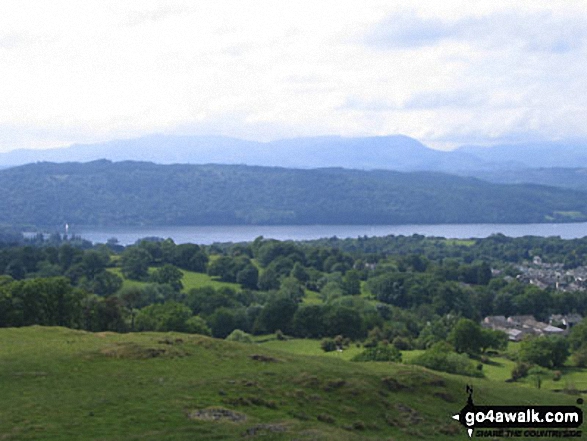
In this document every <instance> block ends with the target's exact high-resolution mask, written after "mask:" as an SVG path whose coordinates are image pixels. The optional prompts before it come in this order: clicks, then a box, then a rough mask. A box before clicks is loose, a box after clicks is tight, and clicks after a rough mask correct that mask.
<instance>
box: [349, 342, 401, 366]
mask: <svg viewBox="0 0 587 441" xmlns="http://www.w3.org/2000/svg"><path fill="white" fill-rule="evenodd" d="M351 361H393V362H395V363H399V362H401V361H402V354H401V352H400V351H399V350H398V349H397V348H396V347H395V346H393V345H378V346H375V347H372V348H367V349H365V350H364V351H363V352H361V353H360V354H357V355H355V356H354V357H353V358H352V359H351Z"/></svg>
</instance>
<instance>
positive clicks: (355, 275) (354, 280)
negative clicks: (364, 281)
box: [342, 270, 361, 295]
mask: <svg viewBox="0 0 587 441" xmlns="http://www.w3.org/2000/svg"><path fill="white" fill-rule="evenodd" d="M342 290H343V292H344V293H345V294H347V295H356V294H361V278H360V276H359V272H358V271H356V270H349V271H347V272H346V273H345V275H344V277H343V280H342Z"/></svg>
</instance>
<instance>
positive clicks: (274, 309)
mask: <svg viewBox="0 0 587 441" xmlns="http://www.w3.org/2000/svg"><path fill="white" fill-rule="evenodd" d="M297 309H298V301H297V300H295V299H293V298H291V297H290V296H288V295H284V294H275V295H273V296H272V297H271V298H270V299H269V301H268V302H267V304H266V305H265V306H264V308H263V310H262V311H261V313H260V314H259V317H258V318H257V321H256V324H255V326H256V330H257V332H259V333H273V332H275V331H277V330H278V329H281V330H282V331H283V332H286V333H288V334H289V333H291V329H292V321H293V317H294V314H295V313H296V311H297Z"/></svg>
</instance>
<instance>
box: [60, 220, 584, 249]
mask: <svg viewBox="0 0 587 441" xmlns="http://www.w3.org/2000/svg"><path fill="white" fill-rule="evenodd" d="M70 233H73V234H76V235H80V236H81V237H83V238H84V239H87V240H90V241H92V242H95V243H105V242H106V241H107V240H108V239H110V238H113V237H115V238H117V239H118V241H119V243H120V244H121V245H129V244H133V243H135V242H136V241H137V240H138V239H141V238H144V237H161V238H168V237H169V238H171V239H173V241H174V242H175V243H178V244H179V243H197V244H204V245H210V244H212V243H214V242H248V241H252V240H254V239H255V238H256V237H258V236H263V237H265V238H272V239H278V240H288V239H289V240H311V239H320V238H323V237H333V236H336V237H338V238H348V237H350V238H357V237H359V236H369V237H372V236H388V235H390V234H393V235H395V236H399V235H403V236H411V235H412V234H422V235H424V236H437V237H446V238H454V239H468V238H473V237H477V238H482V237H487V236H490V235H491V234H495V233H502V234H505V235H506V236H511V237H520V236H528V235H531V236H543V237H548V236H560V237H561V238H563V239H575V238H580V237H584V236H587V223H586V222H582V223H567V224H443V225H278V226H275V225H237V226H192V227H136V228H132V227H119V228H117V227H111V228H99V227H95V228H94V227H74V226H72V228H71V229H70Z"/></svg>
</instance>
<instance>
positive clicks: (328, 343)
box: [320, 338, 337, 352]
mask: <svg viewBox="0 0 587 441" xmlns="http://www.w3.org/2000/svg"><path fill="white" fill-rule="evenodd" d="M320 347H321V348H322V350H323V351H324V352H332V351H336V349H337V345H336V342H335V341H334V339H332V338H325V339H323V340H322V341H321V342H320Z"/></svg>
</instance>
